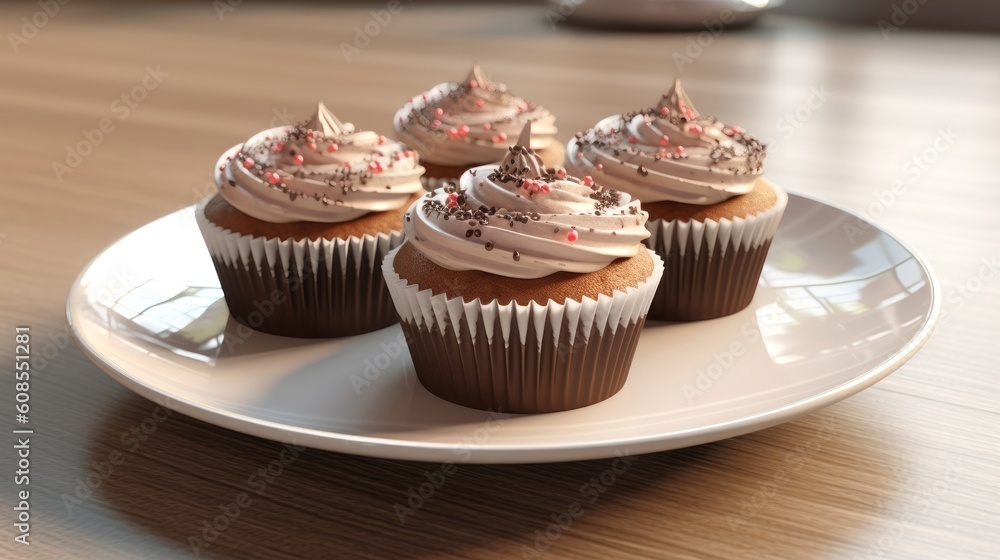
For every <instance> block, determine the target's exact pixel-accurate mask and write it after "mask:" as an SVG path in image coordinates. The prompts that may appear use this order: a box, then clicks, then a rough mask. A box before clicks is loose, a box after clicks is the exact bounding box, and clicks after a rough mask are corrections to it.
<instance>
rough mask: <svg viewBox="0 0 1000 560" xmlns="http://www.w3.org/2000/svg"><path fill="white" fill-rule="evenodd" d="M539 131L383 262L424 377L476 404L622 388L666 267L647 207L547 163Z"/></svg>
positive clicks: (422, 222)
mask: <svg viewBox="0 0 1000 560" xmlns="http://www.w3.org/2000/svg"><path fill="white" fill-rule="evenodd" d="M530 128H531V124H530V123H528V124H526V125H525V128H524V132H523V133H522V134H521V137H520V139H519V140H518V142H517V144H516V145H514V146H511V147H509V148H507V153H506V155H505V156H504V159H503V161H501V162H500V163H498V164H493V165H485V166H478V167H475V168H472V169H470V170H468V171H467V172H466V173H464V174H462V177H461V179H460V181H459V182H458V183H457V184H456V183H449V184H447V185H446V186H444V187H442V188H439V189H437V190H434V191H433V192H430V193H427V194H426V195H425V196H424V197H423V198H421V199H420V200H418V201H417V202H416V203H414V204H413V205H412V206H411V207H410V209H409V211H408V212H407V213H406V217H405V221H404V223H403V230H404V231H405V232H406V236H407V241H406V242H405V243H404V244H403V245H402V246H401V247H399V248H398V249H397V250H395V251H393V252H391V253H389V255H388V256H386V258H385V261H384V262H383V264H382V270H383V272H384V274H385V277H386V281H387V283H388V286H389V293H390V294H392V300H393V303H395V305H396V310H397V311H398V312H399V315H400V324H401V326H402V328H403V332H404V334H405V335H406V340H407V343H408V345H409V348H410V355H411V357H412V359H413V365H414V368H415V369H416V373H417V377H418V378H419V379H420V382H421V383H422V384H423V386H424V387H426V388H427V389H428V390H429V391H430V392H431V393H433V394H435V395H437V396H439V397H441V398H443V399H445V400H448V401H451V402H453V403H457V404H460V405H463V406H468V407H472V408H477V409H483V410H495V411H502V412H512V413H537V412H555V411H559V410H568V409H572V408H578V407H582V406H587V405H590V404H593V403H596V402H599V401H602V400H604V399H607V398H608V397H611V396H612V395H614V394H615V393H616V392H618V390H619V389H621V388H622V386H623V385H624V383H625V378H626V376H627V375H628V371H629V367H630V365H631V362H632V356H633V354H634V352H635V348H636V344H637V343H638V337H639V333H640V332H641V330H642V326H643V323H644V322H645V318H646V312H647V310H648V308H649V305H650V303H651V302H652V299H653V294H654V293H655V290H656V285H657V284H658V283H659V280H660V277H661V276H662V274H663V263H662V261H661V260H660V259H659V258H658V257H657V256H656V255H655V254H653V253H652V252H651V251H649V250H648V249H646V248H645V247H643V246H642V244H641V241H642V240H643V239H645V238H646V237H648V235H649V232H648V231H647V230H646V228H645V227H644V224H645V222H646V217H647V216H646V213H645V212H643V211H642V210H641V208H640V206H639V203H638V202H637V201H634V200H632V199H631V198H630V197H629V195H628V194H625V193H622V192H618V191H615V190H611V189H607V188H604V187H602V186H600V185H598V184H596V183H594V182H593V181H591V180H589V179H580V178H576V177H573V176H570V175H568V174H567V173H566V171H565V170H564V169H562V168H552V167H546V165H545V163H544V162H543V161H542V158H541V156H539V155H538V153H536V152H535V151H534V150H533V149H531V148H530V147H529V143H530V138H531V136H530V134H531V132H530Z"/></svg>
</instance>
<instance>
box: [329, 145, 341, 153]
mask: <svg viewBox="0 0 1000 560" xmlns="http://www.w3.org/2000/svg"><path fill="white" fill-rule="evenodd" d="M339 149H340V146H338V145H336V144H330V145H329V146H327V147H326V151H328V152H330V153H331V154H332V153H333V152H336V151H337V150H339Z"/></svg>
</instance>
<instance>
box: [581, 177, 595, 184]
mask: <svg viewBox="0 0 1000 560" xmlns="http://www.w3.org/2000/svg"><path fill="white" fill-rule="evenodd" d="M583 184H584V185H585V186H588V187H592V186H594V178H593V177H591V176H590V175H584V177H583Z"/></svg>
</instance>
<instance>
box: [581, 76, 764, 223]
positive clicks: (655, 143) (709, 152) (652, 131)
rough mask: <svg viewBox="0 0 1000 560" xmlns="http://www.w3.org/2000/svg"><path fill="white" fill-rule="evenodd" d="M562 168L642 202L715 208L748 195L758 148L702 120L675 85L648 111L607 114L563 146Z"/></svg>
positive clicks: (759, 161) (758, 169)
mask: <svg viewBox="0 0 1000 560" xmlns="http://www.w3.org/2000/svg"><path fill="white" fill-rule="evenodd" d="M566 156H567V167H568V168H570V169H572V170H574V171H576V172H579V173H583V172H590V173H593V174H594V176H595V177H600V178H601V179H602V180H604V181H607V182H608V183H610V184H614V185H615V186H617V187H619V188H621V189H622V190H625V191H628V192H629V193H631V194H633V195H635V196H637V197H639V198H640V199H642V200H645V201H646V202H657V201H665V200H669V201H675V202H683V203H687V204H703V205H704V204H715V203H718V202H722V201H723V200H726V199H728V198H731V197H733V196H737V195H740V194H746V193H748V192H750V190H752V189H753V184H754V180H755V179H756V178H757V177H759V176H760V175H761V174H762V173H763V161H764V157H765V148H764V146H763V145H762V144H761V143H760V142H759V141H758V140H757V139H756V138H754V137H753V136H751V135H750V134H748V133H746V132H744V131H743V129H741V128H740V127H738V126H729V125H726V124H723V123H722V122H721V121H719V120H718V119H716V118H715V117H713V116H705V115H701V114H700V113H699V112H698V110H697V109H695V107H694V104H693V103H692V102H691V99H690V98H689V97H688V95H687V93H686V92H685V91H684V89H683V87H682V86H681V83H680V80H675V81H674V84H673V87H671V88H670V91H668V92H667V93H666V94H665V95H663V96H662V97H661V98H660V101H659V103H658V104H657V105H656V106H655V107H652V108H649V109H642V110H639V111H635V112H632V113H625V114H622V115H613V116H611V117H608V118H606V119H604V120H602V121H600V122H599V123H597V126H595V127H594V128H592V129H590V130H588V131H587V132H583V133H578V134H577V135H576V138H575V139H574V140H571V141H570V143H569V145H568V146H567V151H566Z"/></svg>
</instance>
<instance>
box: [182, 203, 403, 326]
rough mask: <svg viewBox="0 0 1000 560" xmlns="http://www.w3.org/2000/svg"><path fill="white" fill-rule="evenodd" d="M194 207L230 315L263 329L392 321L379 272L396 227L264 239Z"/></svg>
mask: <svg viewBox="0 0 1000 560" xmlns="http://www.w3.org/2000/svg"><path fill="white" fill-rule="evenodd" d="M203 209H204V203H202V204H199V206H198V209H197V210H196V217H197V221H198V226H199V228H200V229H201V232H202V236H203V237H204V238H205V243H206V245H207V246H208V250H209V253H210V254H211V256H212V261H213V263H214V264H215V269H216V271H217V272H218V275H219V282H220V284H221V285H222V291H223V293H224V294H225V299H226V305H227V306H228V307H229V312H230V314H231V315H232V317H233V318H235V319H236V320H237V321H240V322H241V323H243V324H246V325H247V326H249V327H251V328H253V329H255V330H258V331H261V332H266V333H270V334H277V335H283V336H294V337H302V338H328V337H339V336H350V335H356V334H362V333H366V332H371V331H374V330H378V329H381V328H384V327H387V326H389V325H391V324H393V323H395V322H397V321H398V316H397V315H396V311H395V309H394V307H393V305H392V300H391V298H390V296H389V292H388V290H387V288H386V285H385V279H384V276H383V275H382V274H381V269H380V265H381V263H382V259H383V258H384V257H385V255H386V254H387V253H388V252H389V251H391V250H392V249H393V248H395V247H397V246H399V245H400V244H402V242H403V239H404V236H403V233H402V232H401V231H392V232H390V233H388V234H382V233H380V234H378V235H377V236H370V235H365V236H363V237H362V238H358V237H354V236H352V237H349V238H347V239H332V240H330V239H319V240H308V239H303V240H294V239H277V238H271V239H265V238H263V237H255V236H251V235H245V234H241V233H237V232H233V231H231V230H228V229H225V228H222V227H219V226H218V225H216V224H214V223H212V222H211V221H209V220H208V219H207V218H206V217H205V215H204V211H203Z"/></svg>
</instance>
